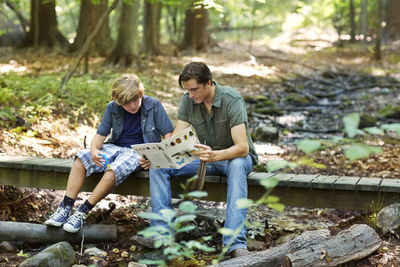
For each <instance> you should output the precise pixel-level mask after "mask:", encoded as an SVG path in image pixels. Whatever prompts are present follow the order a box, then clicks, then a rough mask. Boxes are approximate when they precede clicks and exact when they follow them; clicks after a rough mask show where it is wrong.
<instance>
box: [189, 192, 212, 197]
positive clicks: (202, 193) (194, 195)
mask: <svg viewBox="0 0 400 267" xmlns="http://www.w3.org/2000/svg"><path fill="white" fill-rule="evenodd" d="M188 195H189V196H191V197H196V198H201V197H206V196H208V193H207V192H205V191H193V192H189V194H188Z"/></svg>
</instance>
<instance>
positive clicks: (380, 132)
mask: <svg viewBox="0 0 400 267" xmlns="http://www.w3.org/2000/svg"><path fill="white" fill-rule="evenodd" d="M363 130H364V131H366V132H367V133H369V134H376V135H383V134H384V133H385V132H384V131H383V130H382V129H380V128H378V127H367V128H364V129H363Z"/></svg>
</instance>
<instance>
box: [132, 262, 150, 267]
mask: <svg viewBox="0 0 400 267" xmlns="http://www.w3.org/2000/svg"><path fill="white" fill-rule="evenodd" d="M128 267H147V265H146V264H143V263H137V262H133V261H132V262H130V263H128Z"/></svg>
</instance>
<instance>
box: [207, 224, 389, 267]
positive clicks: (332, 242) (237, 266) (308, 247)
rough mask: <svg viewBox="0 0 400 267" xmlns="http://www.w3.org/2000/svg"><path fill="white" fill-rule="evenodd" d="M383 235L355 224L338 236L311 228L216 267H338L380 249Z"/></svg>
mask: <svg viewBox="0 0 400 267" xmlns="http://www.w3.org/2000/svg"><path fill="white" fill-rule="evenodd" d="M380 244H381V239H380V237H379V235H378V234H377V233H376V232H375V231H374V230H373V229H372V228H371V227H369V226H368V225H366V224H358V225H353V226H351V227H350V228H349V229H346V230H343V231H341V232H340V233H339V234H337V235H335V236H333V237H332V236H330V235H329V231H328V230H316V231H307V232H304V233H302V234H301V235H300V236H298V237H296V238H295V239H293V240H292V241H290V242H289V243H286V244H283V245H281V246H279V247H275V248H271V249H268V250H264V251H259V252H254V253H250V254H249V255H247V256H243V257H239V258H235V259H231V260H227V261H223V262H220V263H219V264H217V265H213V266H214V267H217V266H220V267H243V266H246V267H275V266H282V264H283V266H284V267H289V266H301V267H307V266H337V265H339V264H342V263H345V262H349V261H352V260H357V259H362V258H364V257H366V256H368V255H370V254H371V253H372V252H374V251H375V250H377V249H378V248H379V246H380Z"/></svg>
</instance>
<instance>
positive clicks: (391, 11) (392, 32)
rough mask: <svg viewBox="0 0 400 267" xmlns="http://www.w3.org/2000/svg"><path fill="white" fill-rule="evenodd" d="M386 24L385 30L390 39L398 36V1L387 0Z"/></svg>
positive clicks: (399, 5)
mask: <svg viewBox="0 0 400 267" xmlns="http://www.w3.org/2000/svg"><path fill="white" fill-rule="evenodd" d="M386 10H387V12H386V13H387V26H386V31H387V32H388V36H389V38H390V39H392V40H395V39H397V38H400V16H399V14H400V1H399V0H389V2H388V4H387V7H386Z"/></svg>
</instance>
